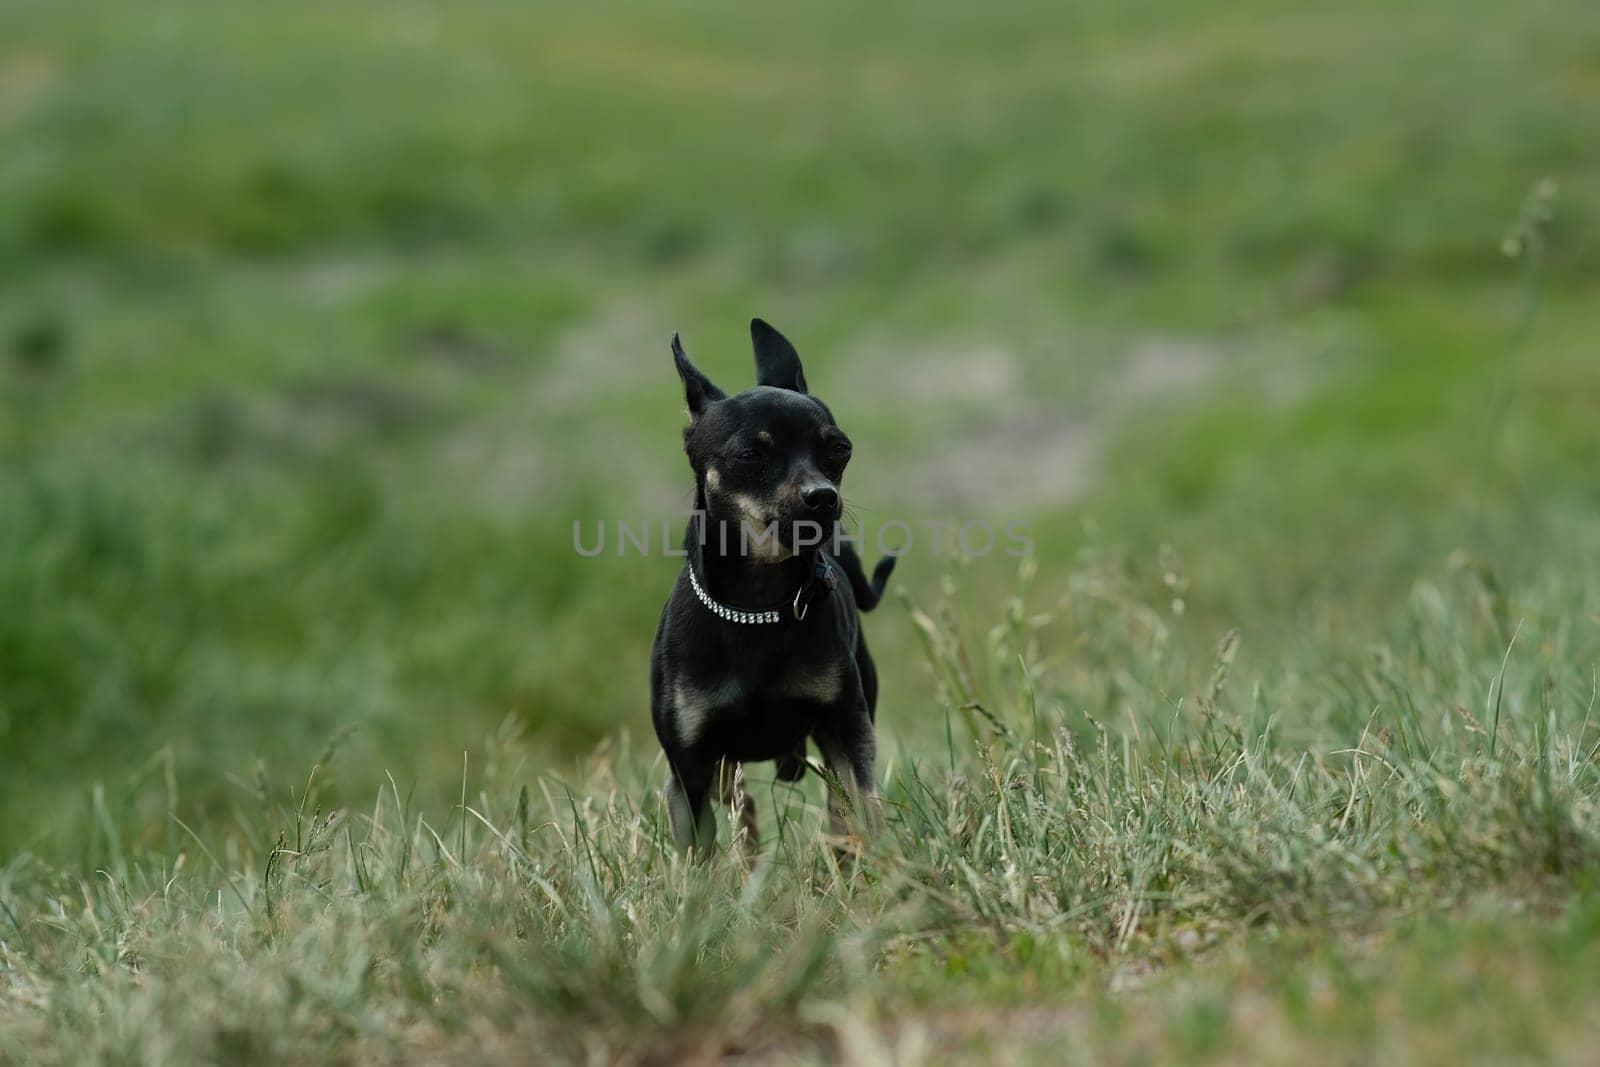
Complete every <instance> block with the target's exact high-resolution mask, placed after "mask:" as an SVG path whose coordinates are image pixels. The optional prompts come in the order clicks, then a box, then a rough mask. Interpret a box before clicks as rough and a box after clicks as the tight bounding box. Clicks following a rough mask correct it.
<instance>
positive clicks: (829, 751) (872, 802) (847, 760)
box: [817, 700, 883, 837]
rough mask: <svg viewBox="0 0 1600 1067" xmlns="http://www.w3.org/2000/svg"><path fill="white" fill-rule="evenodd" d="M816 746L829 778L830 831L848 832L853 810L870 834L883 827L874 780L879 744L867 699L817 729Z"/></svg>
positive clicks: (837, 832) (837, 834)
mask: <svg viewBox="0 0 1600 1067" xmlns="http://www.w3.org/2000/svg"><path fill="white" fill-rule="evenodd" d="M817 747H818V748H819V749H821V750H822V760H823V762H824V763H825V764H826V765H827V768H828V776H829V778H831V779H832V781H830V782H829V783H828V826H829V828H830V829H831V830H832V832H833V834H834V835H835V836H836V837H845V836H847V835H848V834H849V829H850V819H851V812H852V810H853V811H855V812H856V813H858V814H859V815H860V816H861V818H862V819H863V820H864V821H865V823H866V828H867V830H868V832H869V833H872V834H876V833H877V832H879V831H880V830H882V828H883V805H882V803H881V802H880V801H879V799H878V787H877V783H876V781H875V779H874V775H875V772H876V765H877V755H878V751H877V750H878V746H877V741H876V739H875V738H874V737H873V733H872V719H871V718H870V717H869V715H868V714H867V705H866V702H865V701H864V700H863V701H862V702H861V703H860V704H858V705H856V706H854V707H852V708H850V709H849V710H848V711H846V712H845V713H844V714H843V716H842V718H841V720H840V721H839V722H837V723H835V724H833V725H832V727H831V728H830V729H827V730H824V731H820V732H819V733H818V734H817Z"/></svg>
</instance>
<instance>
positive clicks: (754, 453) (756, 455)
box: [733, 448, 761, 463]
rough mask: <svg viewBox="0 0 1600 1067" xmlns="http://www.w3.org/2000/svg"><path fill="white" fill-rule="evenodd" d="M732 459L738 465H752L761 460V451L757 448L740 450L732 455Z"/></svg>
mask: <svg viewBox="0 0 1600 1067" xmlns="http://www.w3.org/2000/svg"><path fill="white" fill-rule="evenodd" d="M733 458H734V459H736V460H738V461H739V462H740V463H754V462H755V461H756V460H758V459H760V458H761V450H760V449H757V448H741V449H739V451H738V452H737V453H735V454H734V457H733Z"/></svg>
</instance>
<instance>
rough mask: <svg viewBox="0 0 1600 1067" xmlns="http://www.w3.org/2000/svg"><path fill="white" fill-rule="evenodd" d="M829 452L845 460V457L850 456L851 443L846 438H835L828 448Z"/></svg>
mask: <svg viewBox="0 0 1600 1067" xmlns="http://www.w3.org/2000/svg"><path fill="white" fill-rule="evenodd" d="M828 451H829V452H831V453H833V454H834V455H835V456H837V457H839V458H840V459H844V458H845V457H847V456H849V455H850V441H849V439H848V438H845V437H838V438H835V439H834V441H833V443H832V444H831V445H829V446H828Z"/></svg>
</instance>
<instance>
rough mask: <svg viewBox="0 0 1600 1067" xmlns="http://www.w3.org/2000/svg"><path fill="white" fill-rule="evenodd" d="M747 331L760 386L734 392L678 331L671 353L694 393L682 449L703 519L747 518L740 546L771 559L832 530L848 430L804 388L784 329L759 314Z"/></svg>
mask: <svg viewBox="0 0 1600 1067" xmlns="http://www.w3.org/2000/svg"><path fill="white" fill-rule="evenodd" d="M750 340H751V342H752V343H753V344H754V346H755V354H756V386H755V388H753V389H746V390H745V391H744V392H742V393H737V394H735V395H733V396H728V395H727V394H725V393H724V392H723V391H722V390H721V389H718V388H717V387H716V386H715V385H713V384H712V383H711V380H710V379H709V378H707V377H706V376H705V375H704V374H702V373H700V371H699V370H698V369H697V368H696V367H695V365H694V364H692V363H690V362H689V357H688V356H686V355H684V352H683V346H682V345H681V344H680V343H679V342H678V338H677V335H673V338H672V358H673V362H674V363H676V364H677V367H678V376H679V377H680V378H682V379H683V389H684V395H685V397H686V398H687V400H688V402H689V420H690V421H689V426H688V428H687V429H685V430H684V431H683V444H684V451H685V452H687V453H688V454H689V465H690V466H691V467H693V468H694V475H695V482H696V484H697V486H698V487H699V490H700V499H701V500H702V501H703V502H704V507H705V511H706V517H707V519H708V520H709V521H710V522H712V523H726V524H730V525H733V526H737V527H741V528H742V529H743V530H744V531H745V539H744V541H743V542H742V544H743V549H744V551H745V552H746V553H747V554H748V555H750V556H751V557H753V558H757V559H766V560H773V561H775V560H781V559H787V558H788V557H789V556H790V555H792V554H793V553H794V551H795V550H796V548H797V547H805V546H807V545H816V544H819V543H821V542H822V540H823V538H824V537H826V536H831V534H832V531H833V528H834V524H835V523H836V522H838V521H839V517H840V515H841V513H842V509H843V506H844V502H843V498H842V497H841V496H840V490H839V485H840V482H841V481H842V479H843V478H844V468H845V465H846V464H847V463H849V462H850V438H848V437H846V436H845V435H844V431H842V430H840V429H839V427H838V425H837V424H836V423H835V422H834V421H833V413H832V412H830V411H829V410H828V408H827V405H825V404H823V403H822V401H820V400H818V399H817V398H815V397H813V396H811V395H810V394H808V393H807V392H806V377H805V372H804V371H803V370H802V369H801V367H800V356H799V354H798V353H797V352H795V350H794V346H793V345H792V344H790V343H789V342H788V340H787V339H786V338H785V337H784V336H783V334H781V333H779V332H778V331H777V330H775V329H773V328H772V327H771V326H769V325H767V324H766V323H765V322H763V321H762V320H760V319H754V320H752V321H751V323H750Z"/></svg>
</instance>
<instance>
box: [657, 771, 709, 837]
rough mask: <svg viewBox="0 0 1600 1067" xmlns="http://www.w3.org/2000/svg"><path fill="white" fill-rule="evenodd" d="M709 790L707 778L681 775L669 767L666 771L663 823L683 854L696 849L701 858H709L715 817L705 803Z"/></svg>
mask: <svg viewBox="0 0 1600 1067" xmlns="http://www.w3.org/2000/svg"><path fill="white" fill-rule="evenodd" d="M710 791H711V779H710V777H709V776H702V775H692V774H687V775H686V774H684V773H683V772H682V771H680V770H679V769H678V768H676V767H673V768H671V769H670V770H668V771H667V788H666V790H665V792H666V801H667V821H668V822H669V823H670V824H671V826H672V840H673V841H675V842H676V843H677V845H678V847H679V848H680V849H682V850H683V851H685V852H687V851H689V850H690V849H694V850H696V851H697V852H698V853H699V854H700V856H701V857H702V858H704V857H705V856H708V855H710V853H711V846H713V845H715V844H716V842H717V817H716V814H715V813H714V812H713V811H712V810H711V805H710V804H709V803H707V799H708V796H709V794H710Z"/></svg>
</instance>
